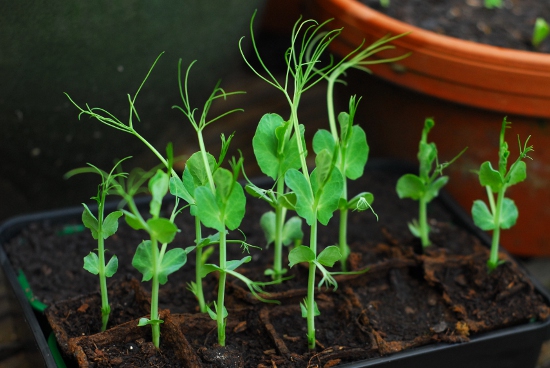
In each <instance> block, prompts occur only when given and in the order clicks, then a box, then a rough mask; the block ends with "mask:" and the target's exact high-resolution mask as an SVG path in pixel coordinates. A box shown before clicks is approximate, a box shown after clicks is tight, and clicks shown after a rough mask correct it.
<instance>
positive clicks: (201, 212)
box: [195, 186, 225, 231]
mask: <svg viewBox="0 0 550 368" xmlns="http://www.w3.org/2000/svg"><path fill="white" fill-rule="evenodd" d="M195 202H196V204H197V216H198V217H199V219H200V220H201V222H202V223H203V224H204V225H205V226H206V227H209V228H212V229H216V230H218V231H224V230H225V228H224V223H223V221H222V220H221V219H220V208H219V206H218V202H217V201H216V197H215V196H214V194H213V193H212V191H211V190H210V188H209V187H208V186H200V187H198V188H197V189H195Z"/></svg>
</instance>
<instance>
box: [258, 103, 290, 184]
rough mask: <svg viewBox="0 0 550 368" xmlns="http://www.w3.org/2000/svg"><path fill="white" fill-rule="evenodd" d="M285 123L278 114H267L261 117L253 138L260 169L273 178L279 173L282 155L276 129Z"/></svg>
mask: <svg viewBox="0 0 550 368" xmlns="http://www.w3.org/2000/svg"><path fill="white" fill-rule="evenodd" d="M283 125H284V120H283V118H282V117H280V116H279V115H277V114H265V115H264V116H262V118H261V119H260V122H259V123H258V127H257V128H256V133H255V134H254V137H253V138H252V147H253V149H254V155H255V156H256V161H257V162H258V166H259V167H260V170H261V171H262V172H263V173H264V174H265V175H267V176H269V177H271V178H272V179H273V180H276V179H277V176H278V175H279V167H280V157H279V155H278V152H277V151H278V145H279V143H278V139H277V135H276V134H275V130H276V129H277V128H278V127H281V126H283Z"/></svg>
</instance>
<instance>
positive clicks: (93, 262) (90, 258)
mask: <svg viewBox="0 0 550 368" xmlns="http://www.w3.org/2000/svg"><path fill="white" fill-rule="evenodd" d="M84 269H85V270H86V271H88V272H89V273H91V274H93V275H97V274H99V257H98V256H97V254H95V253H94V252H90V253H89V254H88V255H87V256H86V257H84Z"/></svg>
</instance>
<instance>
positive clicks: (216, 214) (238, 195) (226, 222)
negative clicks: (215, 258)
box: [173, 60, 278, 346]
mask: <svg viewBox="0 0 550 368" xmlns="http://www.w3.org/2000/svg"><path fill="white" fill-rule="evenodd" d="M192 65H193V63H192V64H191V65H190V66H189V67H188V68H187V71H186V74H185V79H184V82H183V84H182V78H181V60H180V62H179V65H178V84H179V89H180V96H181V99H182V101H183V106H174V108H176V109H178V110H180V111H181V112H182V113H183V114H184V115H185V116H186V117H187V119H188V120H189V122H190V123H191V125H192V126H193V128H194V129H195V132H196V134H197V138H198V143H199V147H200V151H199V152H197V153H195V154H193V155H192V156H191V157H190V159H189V160H188V163H187V167H188V168H189V170H188V171H187V173H188V174H187V176H184V177H183V178H182V180H181V183H180V182H178V184H177V186H178V187H180V188H181V187H182V186H186V185H187V188H189V189H188V192H189V193H193V196H194V200H195V206H196V207H195V208H194V211H195V215H196V216H197V217H198V218H199V219H200V221H201V222H202V223H203V224H204V225H205V226H206V227H208V228H211V229H214V230H216V231H217V232H218V233H217V234H216V239H217V243H218V244H219V264H218V265H216V264H204V265H202V269H201V271H200V273H201V275H200V276H201V277H205V276H206V275H208V274H209V273H211V272H218V273H219V281H218V298H217V301H216V302H214V303H213V308H211V307H209V306H208V307H207V310H208V314H209V315H210V317H211V318H212V319H213V320H215V321H216V322H217V327H218V343H219V344H220V345H221V346H225V342H226V336H225V327H226V321H227V317H228V312H227V309H226V308H225V284H226V278H227V275H228V274H229V275H231V276H233V277H236V278H238V279H239V280H241V281H242V282H244V283H245V284H246V286H247V287H248V288H249V290H250V291H251V293H252V294H253V295H254V296H256V298H258V299H259V300H261V301H263V302H269V303H278V302H277V301H274V300H267V299H264V298H262V297H261V296H260V295H259V294H260V293H263V289H262V288H263V287H264V286H266V285H269V284H271V283H269V282H268V283H262V282H254V281H252V280H250V279H248V278H247V277H245V276H243V275H241V274H240V273H238V272H237V271H236V269H237V268H238V267H240V266H241V265H242V264H244V263H247V262H250V260H251V259H252V257H251V256H246V257H243V258H242V259H240V260H228V259H227V245H228V240H227V232H228V230H235V229H237V228H238V227H239V225H240V224H241V221H242V219H243V217H244V214H245V206H246V197H245V195H244V190H243V187H242V186H241V185H240V184H239V182H238V181H237V178H238V175H239V172H240V171H241V168H242V162H243V160H242V158H240V159H238V160H236V159H234V158H233V159H232V160H231V170H228V169H225V168H222V167H221V165H222V163H223V161H224V159H225V155H226V154H227V150H228V149H229V144H230V143H231V139H232V138H233V135H231V136H229V138H227V139H226V138H225V136H224V135H223V134H222V136H221V140H222V147H221V151H220V156H219V158H218V159H216V158H215V157H214V156H212V155H211V154H209V153H208V151H207V150H206V146H205V144H204V138H203V130H204V129H205V128H206V127H207V126H208V125H210V124H211V123H213V122H215V121H217V120H219V119H220V118H221V117H223V116H225V115H227V114H229V113H232V112H234V111H237V110H231V111H229V112H227V113H225V114H222V115H220V116H218V117H215V118H212V119H208V118H207V115H208V112H209V109H210V106H211V104H212V102H213V101H215V100H216V99H218V98H226V97H227V96H230V95H233V94H235V93H242V92H232V93H226V92H225V91H224V90H223V89H221V88H220V87H219V83H218V84H217V85H216V87H215V88H214V90H213V92H212V94H211V95H210V97H209V98H208V100H207V101H206V103H205V105H204V107H203V110H202V113H201V115H200V117H199V118H198V120H197V119H196V118H195V111H196V110H197V109H195V108H192V107H191V104H190V100H189V93H188V89H187V82H188V77H189V71H190V70H191V67H192ZM184 175H185V172H184ZM173 180H174V181H176V179H174V178H173ZM247 246H248V245H247V244H245V249H246V250H247V249H248V248H247Z"/></svg>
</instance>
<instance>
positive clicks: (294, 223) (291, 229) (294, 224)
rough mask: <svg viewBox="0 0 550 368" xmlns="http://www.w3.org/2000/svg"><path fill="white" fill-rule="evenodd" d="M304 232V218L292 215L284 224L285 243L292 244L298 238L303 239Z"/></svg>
mask: <svg viewBox="0 0 550 368" xmlns="http://www.w3.org/2000/svg"><path fill="white" fill-rule="evenodd" d="M303 237H304V232H303V231H302V219H301V218H299V217H298V216H292V217H291V218H289V219H288V221H287V222H285V224H284V225H283V244H284V245H290V244H291V243H293V242H294V241H296V240H299V239H302V238H303Z"/></svg>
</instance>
